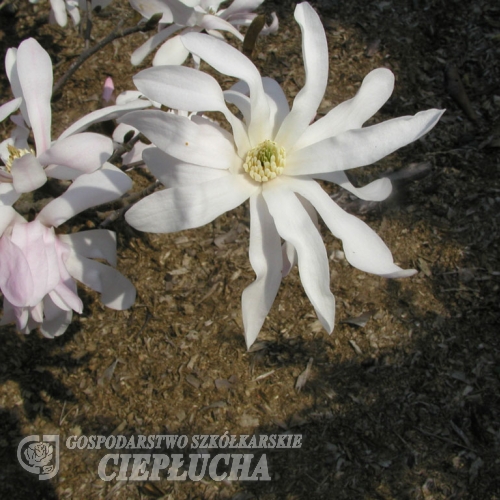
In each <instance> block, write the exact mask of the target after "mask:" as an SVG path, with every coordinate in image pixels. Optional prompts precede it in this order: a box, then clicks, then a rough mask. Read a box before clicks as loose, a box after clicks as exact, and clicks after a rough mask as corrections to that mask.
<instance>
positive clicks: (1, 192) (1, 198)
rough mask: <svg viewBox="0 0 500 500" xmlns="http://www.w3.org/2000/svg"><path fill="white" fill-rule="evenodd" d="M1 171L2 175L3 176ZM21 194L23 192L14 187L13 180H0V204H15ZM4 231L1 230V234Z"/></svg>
mask: <svg viewBox="0 0 500 500" xmlns="http://www.w3.org/2000/svg"><path fill="white" fill-rule="evenodd" d="M1 173H2V172H1V171H0V177H1ZM20 196H21V193H18V192H17V191H16V190H15V189H14V185H13V184H12V183H11V182H1V181H0V205H13V204H14V203H15V202H16V201H17V200H18V199H19V197H20ZM1 234H2V231H1V230H0V235H1Z"/></svg>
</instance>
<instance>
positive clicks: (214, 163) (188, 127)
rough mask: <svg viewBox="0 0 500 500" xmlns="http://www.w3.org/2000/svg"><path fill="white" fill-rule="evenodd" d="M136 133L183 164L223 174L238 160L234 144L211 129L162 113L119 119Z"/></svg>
mask: <svg viewBox="0 0 500 500" xmlns="http://www.w3.org/2000/svg"><path fill="white" fill-rule="evenodd" d="M120 121H121V122H122V123H127V124H128V125H132V126H133V127H135V128H137V129H138V130H140V131H141V132H142V133H143V134H144V135H145V136H146V137H147V138H148V139H149V140H150V141H151V142H152V143H153V144H154V145H155V146H157V147H159V148H160V149H161V150H163V151H165V152H166V153H168V154H169V155H171V156H173V157H175V158H178V159H179V160H182V161H184V162H186V163H193V164H195V165H202V166H206V167H211V168H219V169H222V170H227V169H229V168H231V167H233V166H234V164H235V163H237V162H238V161H239V162H240V163H241V160H240V159H239V158H238V156H237V155H236V151H235V149H234V144H232V143H231V142H230V141H229V140H228V138H227V137H226V136H225V135H224V134H222V133H219V132H218V131H217V130H216V129H215V128H213V127H211V128H208V127H203V126H200V125H198V124H197V123H195V122H193V121H191V120H189V119H188V118H186V117H184V116H178V115H174V114H172V113H165V112H164V111H157V110H145V111H136V112H134V113H130V114H128V115H125V116H124V117H123V118H121V119H120Z"/></svg>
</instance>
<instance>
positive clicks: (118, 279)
mask: <svg viewBox="0 0 500 500" xmlns="http://www.w3.org/2000/svg"><path fill="white" fill-rule="evenodd" d="M131 185H132V182H131V180H130V179H129V177H128V176H127V175H126V174H124V173H123V172H121V171H120V170H119V169H117V168H116V167H114V166H113V165H111V164H109V163H108V164H106V165H104V167H103V168H102V169H100V170H98V171H97V172H93V173H90V174H83V175H81V176H79V177H78V178H77V179H76V180H75V181H74V182H73V183H72V184H71V186H70V187H69V188H68V189H67V190H66V192H65V193H63V194H62V195H61V196H59V197H58V198H56V199H54V200H52V201H51V202H50V203H48V204H47V205H46V206H45V207H44V208H43V209H42V210H41V212H40V213H39V214H38V215H37V217H36V218H35V220H33V221H32V222H27V221H26V220H25V219H24V218H23V217H21V216H20V215H19V214H18V213H17V212H16V211H15V210H14V209H13V208H12V207H10V206H6V205H3V206H0V290H1V291H2V293H3V296H4V299H3V309H4V316H3V318H2V320H1V321H0V325H4V324H7V323H11V322H15V323H16V326H17V328H18V330H19V331H21V332H24V333H29V332H30V331H31V330H33V329H34V328H37V327H39V328H40V330H41V332H42V333H43V334H44V335H45V336H46V337H55V336H58V335H61V334H62V333H64V332H65V331H66V329H67V327H68V325H69V324H70V323H71V319H72V315H73V311H76V312H78V313H81V312H82V307H83V305H82V301H81V300H80V298H79V297H78V293H77V289H76V282H75V279H76V280H78V281H81V282H82V283H84V284H85V285H87V286H89V287H90V288H92V289H93V290H96V291H97V292H100V293H101V301H102V302H103V304H105V305H106V306H108V307H110V308H111V309H118V310H122V309H127V308H129V307H130V306H131V305H132V304H133V302H134V300H135V289H134V286H133V285H132V283H131V282H130V281H129V280H128V279H127V278H125V277H124V276H123V275H122V274H120V273H119V272H118V271H117V270H116V269H113V268H112V267H109V266H106V265H105V264H102V263H100V262H98V261H95V260H92V259H104V260H106V261H107V262H108V263H109V264H111V265H112V266H116V237H115V234H114V233H113V232H112V231H107V230H104V229H97V230H92V231H83V232H80V233H73V234H68V235H62V234H56V232H55V231H54V228H56V227H58V226H60V225H61V224H63V223H64V222H66V221H67V220H68V219H69V218H71V217H73V216H74V215H76V214H78V213H80V212H82V211H83V210H85V209H87V208H90V207H93V206H96V205H100V204H102V203H108V202H110V201H112V200H114V199H116V198H118V197H120V196H122V195H123V194H124V193H125V192H127V191H128V190H129V189H130V187H131Z"/></svg>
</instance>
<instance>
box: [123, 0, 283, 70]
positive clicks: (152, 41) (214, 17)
mask: <svg viewBox="0 0 500 500" xmlns="http://www.w3.org/2000/svg"><path fill="white" fill-rule="evenodd" d="M263 2H264V0H234V2H233V3H232V4H231V5H230V6H229V7H228V8H227V9H221V10H219V6H220V4H221V3H222V0H130V5H131V6H132V7H133V8H134V9H135V10H136V11H137V12H139V13H140V14H141V15H142V16H143V17H144V18H145V19H149V18H151V17H152V16H153V15H154V14H163V17H162V18H161V20H160V24H159V25H158V30H159V31H158V33H157V34H156V35H154V36H152V37H151V38H149V39H148V40H147V41H146V43H144V44H143V45H141V46H140V47H139V48H138V49H137V50H136V51H135V52H134V53H133V54H132V57H131V62H132V64H133V65H138V64H140V63H141V62H142V61H143V60H144V58H145V57H146V56H147V55H148V54H150V53H151V52H152V51H153V50H154V49H155V48H156V47H158V45H160V44H163V45H162V46H161V48H160V49H159V50H158V52H157V53H156V54H155V57H154V59H153V66H162V65H170V64H179V65H180V64H183V63H184V61H185V60H186V59H187V57H188V56H189V52H190V51H189V50H188V49H187V48H186V47H185V46H184V45H183V43H182V42H181V39H180V35H182V34H183V33H189V32H199V31H203V30H205V31H206V32H207V33H208V34H210V35H212V36H215V37H217V38H221V39H223V36H222V35H221V34H220V33H219V30H220V31H228V32H229V33H232V34H233V35H234V36H235V37H236V38H238V40H240V41H243V38H244V37H243V35H242V34H241V33H240V32H239V31H238V29H237V28H238V27H239V26H249V25H250V24H251V22H252V21H253V20H254V19H255V17H257V14H255V13H253V12H252V11H253V10H255V9H256V8H257V7H258V6H259V5H260V4H261V3H263ZM272 18H273V21H272V23H271V25H270V26H265V27H264V28H263V29H262V31H261V32H260V34H261V35H269V34H270V33H275V32H276V31H277V30H278V18H277V17H276V14H275V13H274V12H273V13H272ZM180 30H182V31H181V33H180V35H176V36H173V37H172V35H173V34H174V33H177V32H178V31H180ZM170 37H172V38H170ZM167 39H169V40H167ZM165 40H167V41H165ZM193 58H194V60H195V64H196V65H197V67H198V66H199V63H200V59H199V57H198V56H197V55H196V54H193Z"/></svg>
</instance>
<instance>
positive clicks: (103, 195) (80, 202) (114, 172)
mask: <svg viewBox="0 0 500 500" xmlns="http://www.w3.org/2000/svg"><path fill="white" fill-rule="evenodd" d="M131 187H132V181H131V180H130V178H129V177H128V176H127V175H126V174H124V173H123V172H121V171H120V170H119V169H109V168H106V169H102V170H97V171H96V172H93V173H91V174H83V175H81V176H80V177H78V178H77V179H76V180H75V181H74V182H73V183H72V184H71V186H70V187H69V188H68V189H67V190H66V191H65V192H64V193H63V194H62V195H61V196H59V197H58V198H56V199H55V200H52V201H51V202H50V203H48V204H47V205H46V206H45V207H44V208H43V209H42V210H41V211H40V213H39V214H38V216H37V219H38V220H39V221H41V222H42V223H44V224H47V225H48V226H54V227H58V226H59V225H61V224H62V223H63V222H66V221H67V220H68V219H70V218H71V217H73V216H74V215H76V214H78V213H80V212H82V211H83V210H86V209H87V208H90V207H94V206H97V205H101V204H103V203H108V202H110V201H113V200H115V199H116V198H119V197H120V196H122V195H123V194H125V193H126V192H127V191H128V190H129V189H130V188H131Z"/></svg>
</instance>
